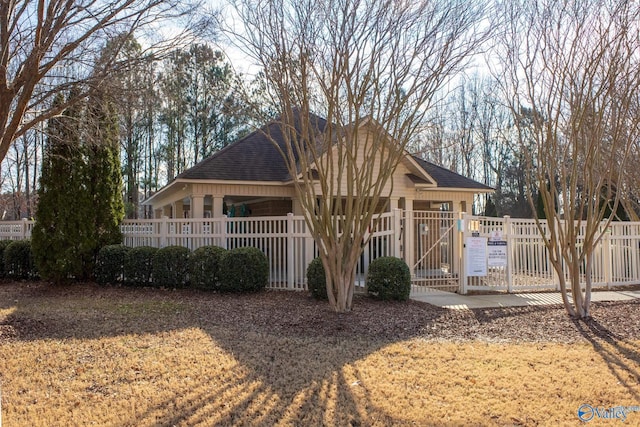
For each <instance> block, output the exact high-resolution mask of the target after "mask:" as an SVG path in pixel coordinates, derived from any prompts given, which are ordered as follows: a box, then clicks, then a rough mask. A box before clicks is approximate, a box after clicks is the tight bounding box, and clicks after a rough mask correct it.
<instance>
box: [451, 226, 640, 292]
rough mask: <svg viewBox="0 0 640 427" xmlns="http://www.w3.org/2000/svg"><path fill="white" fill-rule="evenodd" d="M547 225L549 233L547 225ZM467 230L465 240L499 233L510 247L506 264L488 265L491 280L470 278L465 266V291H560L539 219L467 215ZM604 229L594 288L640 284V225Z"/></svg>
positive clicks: (462, 280)
mask: <svg viewBox="0 0 640 427" xmlns="http://www.w3.org/2000/svg"><path fill="white" fill-rule="evenodd" d="M542 225H543V227H542V228H543V230H544V231H545V232H546V223H543V224H542ZM603 227H604V225H603ZM462 228H463V230H462V235H463V239H464V242H466V241H467V238H469V237H472V236H479V237H485V238H487V239H490V238H491V236H492V233H495V232H498V233H499V234H500V235H501V236H502V237H501V239H503V240H504V241H506V244H507V265H506V266H504V267H491V266H488V267H487V274H486V276H480V277H475V276H470V275H468V274H467V272H466V271H464V270H465V269H464V268H463V269H462V270H463V276H462V279H461V292H463V293H466V292H468V291H507V292H520V291H526V290H546V289H559V280H558V277H557V274H556V272H555V270H554V269H553V266H552V265H551V262H550V261H549V252H548V251H547V248H546V247H545V246H544V243H543V239H542V236H541V234H540V231H539V229H538V227H537V225H536V223H535V220H533V219H513V218H509V217H504V218H490V217H476V216H470V215H465V216H464V220H463V221H462ZM603 231H604V232H605V233H604V236H603V238H602V240H601V241H600V243H599V244H598V246H597V248H596V251H595V253H594V265H593V267H592V276H591V277H592V283H593V286H594V287H610V286H622V285H630V284H637V283H640V223H637V222H612V223H611V224H610V225H609V227H607V229H606V230H603ZM579 241H580V240H579ZM463 256H465V254H464V253H463ZM583 267H584V266H583ZM583 280H584V277H583Z"/></svg>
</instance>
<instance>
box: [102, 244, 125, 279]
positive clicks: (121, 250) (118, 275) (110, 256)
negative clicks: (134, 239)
mask: <svg viewBox="0 0 640 427" xmlns="http://www.w3.org/2000/svg"><path fill="white" fill-rule="evenodd" d="M130 250H131V248H129V247H128V246H124V245H107V246H104V247H102V248H100V251H98V255H97V257H96V265H95V270H94V275H95V278H96V282H98V283H99V284H100V285H106V284H116V283H121V282H123V281H124V263H125V259H126V257H127V254H128V253H129V251H130Z"/></svg>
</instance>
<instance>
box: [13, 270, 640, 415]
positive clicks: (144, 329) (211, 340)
mask: <svg viewBox="0 0 640 427" xmlns="http://www.w3.org/2000/svg"><path fill="white" fill-rule="evenodd" d="M639 362H640V303H638V302H630V303H615V304H614V303H611V304H599V305H596V306H595V307H594V319H593V320H592V321H590V322H587V323H583V322H573V321H571V320H570V319H568V318H567V316H566V315H565V314H564V312H563V309H562V308H560V307H537V308H519V309H493V310H467V311H449V310H444V309H440V308H436V307H432V306H429V305H427V304H422V303H416V302H409V303H405V304H401V303H381V302H376V301H371V300H368V299H366V298H364V297H363V298H359V299H357V301H356V306H355V310H354V312H353V313H350V314H346V315H337V314H334V313H332V312H330V311H329V309H328V307H327V306H326V303H321V302H316V301H314V300H312V299H310V298H309V297H307V296H306V295H304V294H301V293H288V292H263V293H260V294H254V295H220V294H213V293H202V292H196V291H160V290H151V289H121V288H100V287H97V286H95V285H91V284H82V285H75V286H67V287H51V286H48V285H45V284H39V283H35V284H34V283H14V282H6V283H0V375H1V387H2V421H3V422H4V425H5V426H9V427H11V426H71V425H108V426H124V425H126V426H152V425H167V426H171V425H178V426H191V425H220V426H226V425H246V426H262V425H264V426H271V425H295V426H306V425H310V426H319V425H328V426H334V425H335V426H349V425H353V426H369V425H371V426H378V425H380V426H387V425H394V426H395V425H417V426H427V425H553V426H556V425H578V424H580V422H579V420H578V418H577V410H578V407H579V406H580V405H581V404H583V403H589V404H591V405H593V406H602V407H611V406H619V405H623V406H638V405H640V385H639V382H640V381H639V379H640V368H639V366H640V363H639ZM618 424H619V421H614V420H593V421H591V422H590V423H589V425H618ZM626 424H628V425H638V424H640V413H629V414H628V418H627V420H626Z"/></svg>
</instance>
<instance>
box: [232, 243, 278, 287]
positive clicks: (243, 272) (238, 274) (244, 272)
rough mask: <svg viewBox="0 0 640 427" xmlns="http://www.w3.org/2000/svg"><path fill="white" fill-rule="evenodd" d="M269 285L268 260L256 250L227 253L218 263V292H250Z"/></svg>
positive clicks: (244, 248)
mask: <svg viewBox="0 0 640 427" xmlns="http://www.w3.org/2000/svg"><path fill="white" fill-rule="evenodd" d="M268 283H269V260H268V259H267V256H266V255H265V254H264V253H262V251H261V250H260V249H258V248H252V247H243V248H235V249H231V250H230V251H227V253H225V254H224V256H223V257H222V260H221V262H220V290H222V291H230V292H252V291H259V290H261V289H264V288H265V287H266V286H267V284H268Z"/></svg>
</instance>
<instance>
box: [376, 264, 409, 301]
mask: <svg viewBox="0 0 640 427" xmlns="http://www.w3.org/2000/svg"><path fill="white" fill-rule="evenodd" d="M367 292H368V293H369V295H371V296H373V297H375V298H378V299H382V300H399V301H406V300H407V299H409V294H410V293H411V273H410V272H409V266H408V265H407V263H406V262H404V260H402V259H400V258H395V257H381V258H376V259H374V260H373V261H371V264H369V271H368V272H367Z"/></svg>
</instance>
